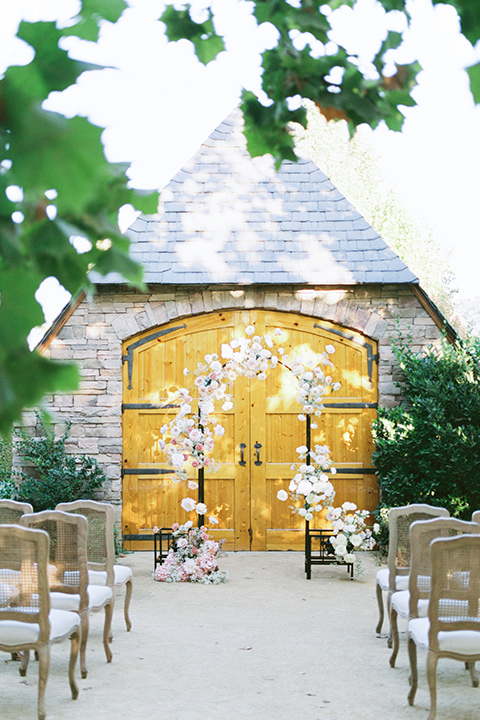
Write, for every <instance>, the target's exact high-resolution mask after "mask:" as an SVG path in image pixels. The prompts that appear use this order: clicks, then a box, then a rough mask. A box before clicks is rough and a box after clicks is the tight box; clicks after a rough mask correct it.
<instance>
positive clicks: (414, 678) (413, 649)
mask: <svg viewBox="0 0 480 720" xmlns="http://www.w3.org/2000/svg"><path fill="white" fill-rule="evenodd" d="M408 657H409V660H410V678H409V680H410V692H409V693H408V704H409V705H413V703H414V701H415V693H416V692H417V686H418V667H417V646H416V645H415V641H414V640H412V638H408Z"/></svg>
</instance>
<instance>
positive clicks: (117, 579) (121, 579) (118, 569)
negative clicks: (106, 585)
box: [113, 565, 133, 587]
mask: <svg viewBox="0 0 480 720" xmlns="http://www.w3.org/2000/svg"><path fill="white" fill-rule="evenodd" d="M113 577H114V584H115V585H116V586H117V587H119V586H120V585H125V583H126V582H128V581H129V580H131V579H132V577H133V573H132V568H129V567H127V565H114V566H113Z"/></svg>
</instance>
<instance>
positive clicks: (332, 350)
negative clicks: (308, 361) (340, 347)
mask: <svg viewBox="0 0 480 720" xmlns="http://www.w3.org/2000/svg"><path fill="white" fill-rule="evenodd" d="M325 350H326V351H327V353H328V354H329V355H332V353H334V352H335V348H334V347H333V345H325Z"/></svg>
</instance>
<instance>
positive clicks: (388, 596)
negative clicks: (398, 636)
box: [387, 591, 393, 648]
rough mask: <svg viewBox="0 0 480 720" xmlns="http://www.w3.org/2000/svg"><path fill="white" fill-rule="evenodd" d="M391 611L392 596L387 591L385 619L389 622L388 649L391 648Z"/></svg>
mask: <svg viewBox="0 0 480 720" xmlns="http://www.w3.org/2000/svg"><path fill="white" fill-rule="evenodd" d="M391 611H392V594H391V592H390V591H388V594H387V617H388V622H389V628H388V638H387V647H389V648H391V647H393V638H392V621H391V618H390V613H391Z"/></svg>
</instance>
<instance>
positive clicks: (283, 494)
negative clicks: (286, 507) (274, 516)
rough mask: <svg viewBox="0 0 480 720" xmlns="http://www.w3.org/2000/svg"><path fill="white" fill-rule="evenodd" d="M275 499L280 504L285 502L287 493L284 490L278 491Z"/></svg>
mask: <svg viewBox="0 0 480 720" xmlns="http://www.w3.org/2000/svg"><path fill="white" fill-rule="evenodd" d="M277 498H278V499H279V500H281V501H282V502H285V500H287V499H288V493H287V491H286V490H279V491H278V492H277Z"/></svg>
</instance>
